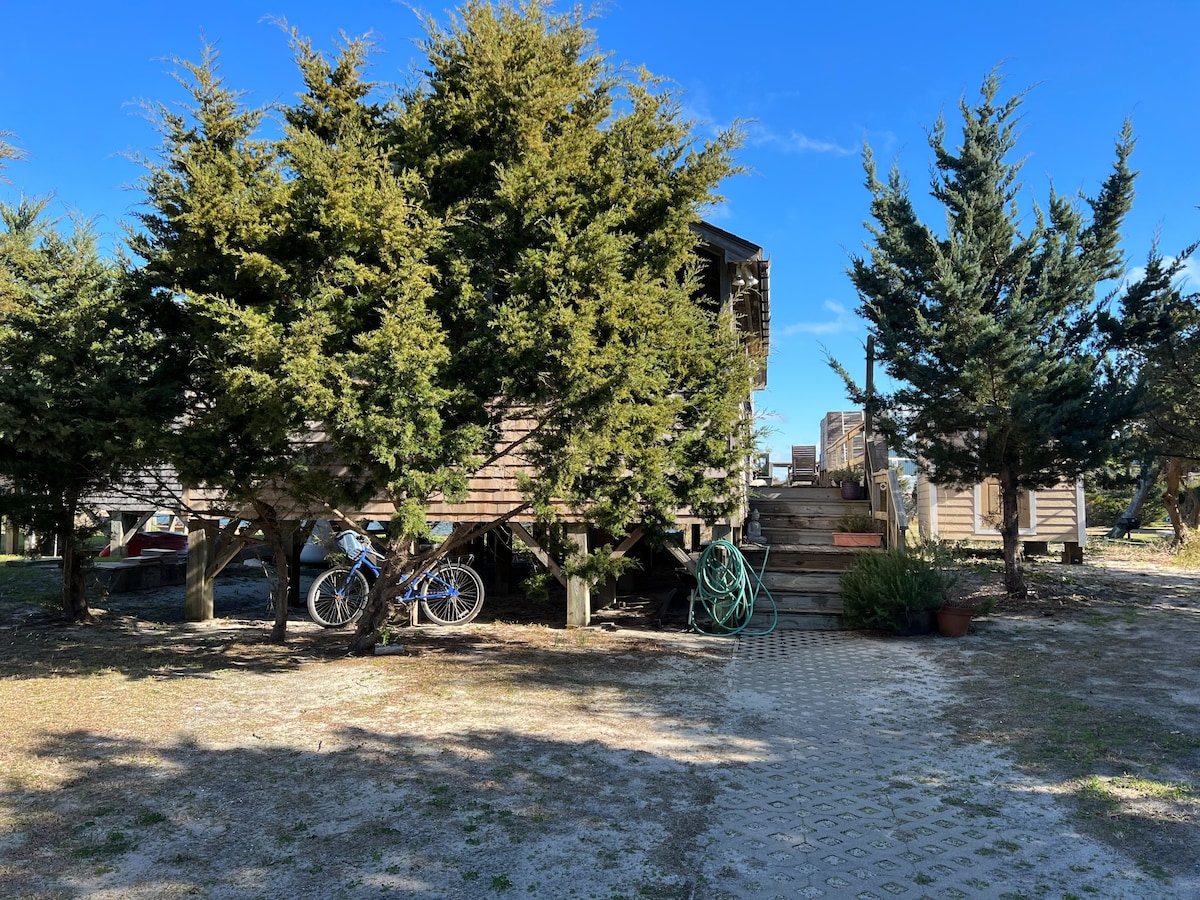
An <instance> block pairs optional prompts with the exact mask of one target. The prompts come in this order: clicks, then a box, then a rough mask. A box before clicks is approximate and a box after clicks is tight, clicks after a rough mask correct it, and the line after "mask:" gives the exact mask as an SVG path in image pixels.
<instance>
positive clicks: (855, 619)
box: [841, 550, 949, 631]
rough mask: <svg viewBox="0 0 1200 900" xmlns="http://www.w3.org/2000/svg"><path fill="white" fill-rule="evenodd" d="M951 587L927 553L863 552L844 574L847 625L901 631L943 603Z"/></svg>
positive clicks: (843, 603)
mask: <svg viewBox="0 0 1200 900" xmlns="http://www.w3.org/2000/svg"><path fill="white" fill-rule="evenodd" d="M948 587H949V581H948V578H947V576H946V574H945V573H944V572H943V571H942V570H941V569H940V568H939V567H938V565H937V563H936V561H934V560H932V559H929V558H927V557H926V556H923V555H920V554H905V553H901V552H899V551H897V550H887V551H884V552H871V553H860V554H859V555H858V556H857V557H855V560H854V565H853V566H851V567H850V569H849V570H848V571H846V572H845V573H843V574H842V577H841V593H842V608H843V610H844V614H845V620H846V625H847V626H848V627H849V628H878V629H881V630H884V631H901V630H903V629H904V628H905V626H906V624H907V623H908V622H909V620H910V619H912V618H913V617H914V616H918V615H921V614H923V613H926V612H929V611H931V610H934V609H937V608H938V607H939V606H941V605H942V603H943V602H944V600H945V597H946V592H947V589H948Z"/></svg>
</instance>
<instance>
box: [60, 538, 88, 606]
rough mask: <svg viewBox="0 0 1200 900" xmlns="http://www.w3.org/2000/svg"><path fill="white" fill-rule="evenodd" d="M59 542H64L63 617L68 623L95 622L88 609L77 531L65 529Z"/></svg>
mask: <svg viewBox="0 0 1200 900" xmlns="http://www.w3.org/2000/svg"><path fill="white" fill-rule="evenodd" d="M59 540H60V541H61V542H62V566H63V595H62V596H63V616H64V618H66V620H67V621H68V622H76V623H84V622H95V621H96V618H95V616H93V615H92V611H91V610H90V609H89V608H88V599H87V589H86V587H85V586H84V580H83V555H82V554H81V553H80V552H79V547H78V543H77V541H76V539H75V529H74V528H68V529H65V530H64V531H63V532H62V533H60V534H59Z"/></svg>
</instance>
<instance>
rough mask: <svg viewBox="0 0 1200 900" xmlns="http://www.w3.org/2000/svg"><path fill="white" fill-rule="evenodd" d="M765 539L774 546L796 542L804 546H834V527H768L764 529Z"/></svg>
mask: <svg viewBox="0 0 1200 900" xmlns="http://www.w3.org/2000/svg"><path fill="white" fill-rule="evenodd" d="M762 536H763V540H764V541H765V542H766V543H768V544H770V545H772V546H774V545H777V544H795V545H798V546H804V547H832V546H833V527H832V526H830V527H828V528H825V529H820V530H818V529H815V528H813V529H805V528H767V527H764V528H763V530H762Z"/></svg>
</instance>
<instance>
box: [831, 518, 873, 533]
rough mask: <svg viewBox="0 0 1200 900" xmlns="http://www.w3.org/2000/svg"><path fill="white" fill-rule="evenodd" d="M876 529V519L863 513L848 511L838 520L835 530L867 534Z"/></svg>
mask: <svg viewBox="0 0 1200 900" xmlns="http://www.w3.org/2000/svg"><path fill="white" fill-rule="evenodd" d="M874 530H875V520H874V519H873V518H872V517H871V516H868V515H865V514H863V513H847V514H846V515H844V516H842V517H841V518H840V519H838V520H837V523H836V524H835V525H834V531H843V532H850V533H851V534H867V533H869V532H872V531H874Z"/></svg>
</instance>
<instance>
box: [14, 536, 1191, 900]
mask: <svg viewBox="0 0 1200 900" xmlns="http://www.w3.org/2000/svg"><path fill="white" fill-rule="evenodd" d="M1030 576H1031V579H1032V581H1033V582H1034V583H1035V584H1036V586H1037V591H1038V596H1037V598H1036V599H1034V600H1031V601H1027V602H1025V603H1023V604H1020V605H1013V604H1001V605H1000V606H999V607H998V608H997V610H996V612H995V613H994V614H993V615H992V616H991V617H989V618H987V619H985V620H981V621H979V622H978V623H977V624H976V625H975V626H974V631H973V633H972V634H971V635H969V636H968V637H967V638H965V639H963V640H961V641H948V640H945V639H939V638H926V639H916V640H920V641H922V645H921V646H922V647H923V648H924V649H925V650H926V651H927V652H928V653H929V655H930V657H931V658H932V659H933V660H935V661H936V663H937V664H938V665H939V666H941V667H942V668H943V671H945V673H946V678H947V680H948V681H951V682H953V684H954V686H955V689H956V691H958V692H959V694H958V696H959V698H960V699H959V702H958V703H957V704H956V705H954V706H953V707H952V708H950V709H948V710H946V711H945V713H944V714H945V715H946V716H948V717H949V718H950V720H951V721H952V722H954V723H955V727H956V729H957V732H958V734H959V736H960V739H961V740H963V741H976V740H987V741H990V742H994V743H995V744H997V745H999V746H1001V747H1003V748H1004V749H1005V750H1006V752H1007V753H1008V754H1009V755H1010V756H1011V757H1012V759H1013V760H1014V762H1015V763H1016V764H1017V765H1019V766H1020V767H1022V768H1023V769H1026V770H1027V771H1030V772H1034V773H1037V774H1038V775H1039V777H1041V778H1043V779H1045V780H1046V781H1047V782H1049V783H1050V784H1052V785H1054V786H1055V789H1056V790H1057V791H1058V792H1059V793H1060V794H1061V797H1062V800H1063V802H1064V803H1067V804H1070V805H1071V808H1072V809H1074V810H1075V814H1076V816H1077V817H1078V821H1079V822H1080V823H1081V825H1080V827H1081V828H1084V829H1085V830H1087V831H1089V832H1091V833H1092V834H1095V835H1096V836H1098V837H1100V838H1101V839H1102V840H1105V841H1107V842H1109V843H1111V844H1112V845H1114V846H1116V847H1119V848H1120V849H1122V850H1124V851H1126V852H1128V853H1130V854H1131V855H1132V856H1133V857H1134V858H1135V859H1138V860H1139V862H1140V863H1141V864H1142V865H1143V867H1144V868H1145V869H1146V870H1147V871H1149V872H1151V873H1152V874H1155V875H1157V876H1159V877H1163V878H1169V877H1171V876H1173V875H1176V874H1182V873H1185V872H1186V873H1192V874H1194V873H1195V867H1196V858H1197V854H1196V850H1195V848H1196V847H1197V846H1200V808H1198V807H1200V666H1197V658H1196V647H1197V646H1198V641H1197V639H1198V638H1200V601H1198V600H1197V590H1196V588H1197V586H1198V585H1200V575H1197V574H1195V573H1183V572H1180V571H1178V570H1173V569H1170V568H1167V567H1165V566H1162V565H1160V564H1157V563H1155V562H1148V561H1146V560H1144V559H1133V558H1125V559H1121V558H1116V557H1110V558H1108V559H1106V560H1104V561H1103V562H1089V564H1087V565H1084V566H1070V567H1067V566H1061V565H1058V564H1050V563H1041V562H1037V563H1032V564H1031V565H1030ZM997 585H998V576H997V573H996V572H995V571H994V570H992V569H990V568H988V567H986V566H985V567H980V568H976V569H973V570H972V571H971V572H969V573H968V576H967V578H966V580H965V581H964V587H965V588H966V589H969V590H973V591H978V592H981V593H988V592H995V590H996V588H997ZM265 597H266V591H265V587H264V585H263V582H262V579H261V577H259V578H258V579H256V580H250V579H247V578H238V577H231V578H228V579H222V580H221V581H220V582H219V590H218V600H217V603H218V614H219V615H222V616H223V618H220V619H217V620H214V621H212V622H209V623H203V624H186V623H183V622H182V621H181V620H180V619H181V615H180V613H181V609H182V593H181V589H178V588H175V589H170V590H164V591H162V592H154V593H149V594H136V595H134V594H131V595H115V596H113V597H110V598H108V600H107V601H105V602H104V603H103V604H99V603H98V604H97V606H101V607H102V609H103V613H102V614H101V615H100V616H99V619H100V622H99V624H98V625H95V626H90V627H68V626H63V625H61V624H56V623H55V622H54V621H53V618H52V617H50V616H48V615H47V614H46V612H45V610H44V609H43V608H42V607H40V606H38V605H37V604H34V603H31V602H29V600H28V599H27V597H25V596H18V595H15V594H14V593H13V592H12V591H11V590H10V591H8V592H7V593H0V676H2V678H0V734H3V744H2V745H0V779H2V780H0V896H20V897H45V898H51V897H53V898H58V897H84V896H86V897H95V898H117V897H122V898H124V897H134V898H138V897H147V898H148V897H155V898H157V897H185V896H202V897H212V898H224V897H239V898H240V897H256V896H262V897H279V896H288V897H339V896H344V897H360V896H368V895H369V896H373V897H374V896H389V895H390V896H406V897H413V896H420V897H489V896H503V895H505V894H508V895H510V896H515V895H517V894H520V895H522V896H531V897H553V898H568V897H579V898H584V897H606V898H607V897H637V896H650V897H681V898H683V897H703V896H705V894H704V888H703V884H698V883H697V880H696V878H695V873H694V867H695V862H696V860H694V859H692V858H691V857H690V854H689V848H690V847H691V846H692V844H693V838H694V837H695V836H696V835H697V834H699V833H701V832H703V831H704V830H705V829H707V828H708V827H709V824H710V822H709V820H708V815H707V813H706V807H707V805H708V803H709V802H710V800H711V798H712V797H713V796H714V795H715V793H716V790H717V785H716V784H715V783H714V781H713V778H712V776H711V775H710V774H709V772H710V770H711V767H710V766H708V765H707V764H708V763H709V762H711V760H712V758H713V756H714V754H716V753H717V752H719V751H718V750H717V749H715V748H719V746H720V745H721V744H722V742H724V741H728V740H733V739H736V737H737V735H736V721H735V717H734V714H733V713H731V711H730V710H729V709H728V708H727V707H728V704H726V703H724V702H723V695H722V687H723V682H724V676H723V672H724V667H725V664H726V662H727V660H728V658H729V655H730V652H731V648H732V642H730V641H729V640H727V639H720V638H703V637H699V636H696V635H691V634H687V633H685V632H683V631H682V630H679V629H671V628H667V629H659V630H655V629H652V628H649V627H633V626H636V625H639V624H640V625H642V626H647V625H648V622H647V621H646V614H647V612H648V611H649V610H651V609H655V608H657V606H658V603H659V601H660V600H661V596H658V595H655V596H646V597H641V598H627V600H626V606H625V608H622V609H615V610H612V611H609V612H607V613H604V614H602V615H600V616H599V617H598V618H599V620H600V621H601V624H602V627H599V628H595V629H587V630H572V631H567V630H565V629H563V628H561V627H559V624H560V623H557V621H556V610H555V609H550V610H547V609H546V608H542V609H540V610H532V611H531V610H529V609H525V610H524V613H525V615H523V614H522V609H521V608H520V607H505V606H503V605H501V604H491V603H489V604H486V605H485V608H484V614H483V615H482V616H481V620H480V621H479V622H477V623H475V624H472V625H470V626H465V627H462V628H417V629H405V630H403V631H402V632H401V634H400V640H401V643H402V646H403V649H404V651H405V653H404V655H398V656H377V657H373V658H366V659H360V658H348V657H346V656H345V652H344V651H345V646H346V643H347V634H346V633H345V632H330V631H324V630H322V629H319V628H317V627H316V626H314V625H312V624H311V623H309V622H308V621H307V618H306V617H305V616H304V615H302V614H301V613H300V612H299V611H297V613H296V615H294V616H293V620H292V622H291V640H290V642H289V644H288V645H287V646H286V647H278V646H274V645H270V644H268V643H266V642H265V640H264V638H265V635H266V633H267V631H268V626H267V623H266V621H265V618H266V613H265V610H264V608H263V607H264V603H265ZM531 621H532V622H536V624H529V623H530V622H531ZM605 623H607V624H608V625H609V627H611V628H612V629H613V630H608V629H607V628H605V627H603V625H604V624H605Z"/></svg>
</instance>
